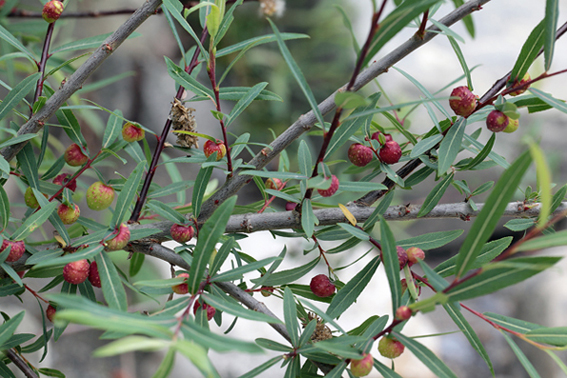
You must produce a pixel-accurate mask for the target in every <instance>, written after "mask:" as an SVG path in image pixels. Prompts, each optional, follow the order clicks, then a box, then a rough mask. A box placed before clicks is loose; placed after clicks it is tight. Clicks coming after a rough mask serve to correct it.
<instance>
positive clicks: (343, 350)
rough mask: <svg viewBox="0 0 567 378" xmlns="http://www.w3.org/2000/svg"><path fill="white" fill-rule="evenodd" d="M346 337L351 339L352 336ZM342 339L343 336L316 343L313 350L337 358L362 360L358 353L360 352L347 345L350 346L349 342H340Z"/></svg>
mask: <svg viewBox="0 0 567 378" xmlns="http://www.w3.org/2000/svg"><path fill="white" fill-rule="evenodd" d="M347 337H352V336H347ZM343 338H344V337H343V336H341V337H338V338H337V337H333V338H332V339H329V340H322V341H318V342H317V343H315V344H314V345H315V348H319V349H322V350H324V351H327V352H329V353H333V354H335V355H337V356H339V357H343V358H352V359H355V360H360V359H361V358H362V354H361V353H360V351H359V350H357V349H355V348H353V347H351V346H350V345H348V344H351V343H350V342H344V341H343V342H341V340H340V339H343ZM331 340H332V341H331Z"/></svg>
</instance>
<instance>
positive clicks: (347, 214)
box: [339, 203, 358, 226]
mask: <svg viewBox="0 0 567 378" xmlns="http://www.w3.org/2000/svg"><path fill="white" fill-rule="evenodd" d="M339 209H341V211H342V212H343V214H344V215H345V217H346V219H348V221H349V222H350V224H352V225H353V226H356V224H357V223H358V222H357V221H356V218H355V217H354V215H352V213H351V212H350V211H349V210H348V209H347V208H346V206H345V205H342V204H340V203H339Z"/></svg>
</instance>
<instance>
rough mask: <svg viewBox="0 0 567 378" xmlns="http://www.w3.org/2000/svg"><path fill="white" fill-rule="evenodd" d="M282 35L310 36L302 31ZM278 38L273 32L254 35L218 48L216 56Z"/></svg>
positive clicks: (293, 36) (283, 36) (295, 37)
mask: <svg viewBox="0 0 567 378" xmlns="http://www.w3.org/2000/svg"><path fill="white" fill-rule="evenodd" d="M280 36H281V38H282V39H283V40H289V39H301V38H309V36H308V35H307V34H300V33H280ZM276 40H277V39H276V36H275V35H273V34H267V35H263V36H259V37H253V38H250V39H246V40H244V41H242V42H237V43H235V44H234V45H231V46H228V47H224V48H222V49H220V50H218V51H217V53H216V57H217V58H220V57H221V56H226V55H229V54H233V53H235V52H237V51H240V50H242V49H245V48H246V47H247V46H250V45H254V46H259V45H263V44H265V43H270V42H275V41H276ZM221 91H222V88H221Z"/></svg>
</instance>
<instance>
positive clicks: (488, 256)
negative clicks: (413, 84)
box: [435, 236, 512, 277]
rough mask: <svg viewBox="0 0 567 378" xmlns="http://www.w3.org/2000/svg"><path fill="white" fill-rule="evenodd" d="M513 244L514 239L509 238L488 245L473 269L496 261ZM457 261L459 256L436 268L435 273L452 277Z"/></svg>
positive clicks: (476, 260) (479, 255) (484, 247)
mask: <svg viewBox="0 0 567 378" xmlns="http://www.w3.org/2000/svg"><path fill="white" fill-rule="evenodd" d="M510 243H512V237H511V236H507V237H505V238H502V239H498V240H493V241H491V242H489V243H486V244H485V245H484V246H483V247H482V250H481V251H480V253H479V254H478V256H477V257H476V259H475V262H474V264H473V265H472V266H471V269H476V268H480V267H481V266H483V265H484V264H488V263H489V262H490V261H492V260H494V258H496V257H497V256H498V255H500V254H501V253H502V252H504V250H505V249H506V248H508V246H509V245H510ZM456 261H457V256H453V257H451V258H449V259H447V260H445V261H444V262H442V263H441V264H439V265H437V267H435V271H436V272H437V273H438V274H439V275H440V276H442V277H447V276H450V275H451V274H454V273H455V262H456Z"/></svg>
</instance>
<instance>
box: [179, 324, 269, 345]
mask: <svg viewBox="0 0 567 378" xmlns="http://www.w3.org/2000/svg"><path fill="white" fill-rule="evenodd" d="M181 331H182V332H183V335H184V336H185V338H186V339H189V340H193V341H194V342H196V343H197V344H199V345H202V346H204V347H207V348H211V349H213V350H216V351H218V352H228V351H233V350H236V351H239V352H242V353H262V352H263V350H262V348H260V347H259V346H258V345H256V344H254V343H251V342H247V341H241V340H237V339H233V338H230V337H226V336H224V335H218V334H216V333H213V332H211V331H209V330H208V329H206V328H203V327H201V326H200V325H198V324H196V323H195V322H193V321H192V320H185V321H184V322H183V325H182V327H181Z"/></svg>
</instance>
